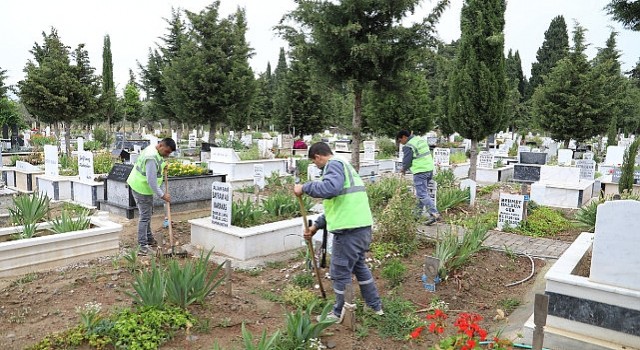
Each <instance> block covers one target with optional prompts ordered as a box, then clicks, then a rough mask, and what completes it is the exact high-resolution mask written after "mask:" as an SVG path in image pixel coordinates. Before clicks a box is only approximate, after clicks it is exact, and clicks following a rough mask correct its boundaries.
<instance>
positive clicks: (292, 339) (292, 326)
mask: <svg viewBox="0 0 640 350" xmlns="http://www.w3.org/2000/svg"><path fill="white" fill-rule="evenodd" d="M316 306H318V304H317V303H316V302H312V303H310V304H308V305H307V306H306V308H302V307H299V308H298V310H297V311H296V312H292V313H288V314H287V316H286V326H285V327H286V331H285V334H284V336H283V337H282V339H281V342H282V344H281V346H282V348H284V349H302V348H304V346H305V345H306V344H307V342H309V341H310V340H312V339H319V338H320V335H321V334H322V332H323V331H324V330H325V329H326V328H328V327H329V326H331V325H333V324H334V323H335V320H327V319H326V316H327V314H328V313H329V311H330V310H331V308H332V307H333V306H332V305H331V303H327V304H325V305H324V308H323V309H322V313H321V316H320V320H319V321H318V322H313V321H312V320H311V313H312V312H313V310H314V309H315V308H316Z"/></svg>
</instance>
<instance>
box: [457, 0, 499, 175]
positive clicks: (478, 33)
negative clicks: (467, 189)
mask: <svg viewBox="0 0 640 350" xmlns="http://www.w3.org/2000/svg"><path fill="white" fill-rule="evenodd" d="M505 9H506V3H505V1H504V0H466V1H465V3H464V5H463V6H462V15H461V21H460V28H461V31H462V35H461V37H460V46H459V47H458V54H457V56H456V62H455V66H454V69H453V70H452V72H451V75H450V86H449V117H450V120H451V124H452V125H453V126H454V127H455V130H456V131H457V132H459V133H460V135H462V136H463V137H465V138H468V139H471V156H470V167H469V178H470V179H473V180H475V178H476V162H477V159H476V155H477V146H478V141H480V140H482V139H484V138H486V137H487V136H489V135H491V134H493V133H495V132H497V131H498V130H500V129H501V128H502V127H504V126H505V123H506V118H505V100H506V99H507V91H508V86H507V78H506V73H505V62H504V61H505V59H504V32H503V31H504V12H505Z"/></svg>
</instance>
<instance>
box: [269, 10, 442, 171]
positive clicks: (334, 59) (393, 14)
mask: <svg viewBox="0 0 640 350" xmlns="http://www.w3.org/2000/svg"><path fill="white" fill-rule="evenodd" d="M296 3H297V4H298V6H297V8H296V9H295V10H293V11H292V12H290V13H288V14H287V15H286V16H285V18H284V20H285V21H286V20H289V19H290V20H293V21H294V22H296V23H297V25H298V26H299V28H294V27H293V26H286V25H281V26H279V29H280V32H281V33H282V35H283V36H284V38H285V39H286V40H287V41H288V42H289V44H290V45H291V47H293V48H298V49H300V50H301V53H302V54H304V55H306V56H308V57H309V58H310V59H311V60H312V61H313V64H314V65H315V68H316V69H317V71H318V72H319V73H320V74H322V75H324V77H325V78H326V79H327V80H328V81H329V82H330V83H331V85H333V86H339V85H342V84H344V83H348V84H349V87H350V88H351V89H352V93H353V99H354V105H353V123H352V128H351V134H352V135H351V136H352V147H353V148H354V149H359V148H360V144H361V140H362V125H363V123H362V94H363V91H364V89H365V88H366V86H367V85H368V84H369V83H371V82H375V83H377V84H382V85H391V84H392V83H393V82H394V81H396V79H397V77H398V75H399V73H400V72H402V71H404V70H405V69H407V68H408V67H411V66H412V65H413V64H415V62H414V59H415V53H416V52H418V51H419V50H422V49H423V48H424V47H425V46H428V45H433V42H434V41H435V40H434V37H433V31H434V30H435V29H434V24H435V23H436V22H437V21H438V19H439V17H440V15H441V14H442V12H443V11H444V9H445V8H446V6H447V5H448V4H449V0H441V1H439V2H438V4H437V5H436V7H435V10H434V11H433V12H432V14H431V15H430V16H428V18H426V19H425V20H424V21H423V22H422V23H417V24H415V25H412V26H410V27H404V26H402V25H401V21H402V20H403V19H404V18H405V16H407V15H408V14H410V13H413V12H414V9H415V7H416V6H417V5H418V4H419V3H420V1H419V0H404V1H380V0H342V1H339V2H332V1H316V0H299V1H297V2H296ZM351 163H352V164H353V166H354V167H355V168H356V169H358V168H359V166H360V158H359V156H358V152H353V153H352V158H351Z"/></svg>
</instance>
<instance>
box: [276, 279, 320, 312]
mask: <svg viewBox="0 0 640 350" xmlns="http://www.w3.org/2000/svg"><path fill="white" fill-rule="evenodd" d="M282 299H283V300H284V302H285V303H287V304H289V305H292V306H295V307H298V308H303V307H306V306H307V305H310V304H312V303H313V302H314V301H316V300H317V299H318V297H317V296H316V294H315V293H314V292H312V291H310V290H308V289H302V288H301V287H299V286H296V285H291V284H289V285H287V286H286V287H285V288H284V290H283V291H282Z"/></svg>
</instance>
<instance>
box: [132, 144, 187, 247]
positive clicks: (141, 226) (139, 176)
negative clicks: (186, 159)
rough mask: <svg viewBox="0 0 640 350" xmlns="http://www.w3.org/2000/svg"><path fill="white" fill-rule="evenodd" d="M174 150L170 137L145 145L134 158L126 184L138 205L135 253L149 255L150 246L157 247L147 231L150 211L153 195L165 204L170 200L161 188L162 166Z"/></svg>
mask: <svg viewBox="0 0 640 350" xmlns="http://www.w3.org/2000/svg"><path fill="white" fill-rule="evenodd" d="M175 150H176V142H175V141H173V139H171V138H165V139H163V140H162V141H160V142H159V143H158V144H157V145H149V146H147V147H146V148H145V149H144V150H142V152H140V155H139V156H138V159H137V160H136V163H135V165H134V166H133V170H131V173H130V174H129V177H128V178H127V184H128V185H129V187H131V193H132V194H133V199H134V200H135V201H136V206H137V207H138V214H139V221H138V245H139V249H138V253H139V254H141V255H149V254H152V252H153V247H155V246H157V242H156V240H155V239H154V238H153V233H152V232H151V215H152V214H153V195H154V194H155V195H156V196H158V197H160V198H161V199H162V200H164V201H165V202H167V203H170V202H171V196H170V195H169V194H168V193H165V192H164V191H162V188H161V185H162V173H163V171H164V168H165V166H166V163H165V161H164V158H167V157H168V156H169V154H171V152H173V151H175Z"/></svg>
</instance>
